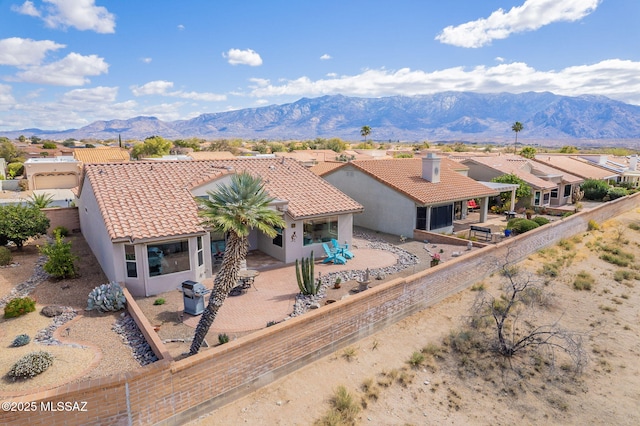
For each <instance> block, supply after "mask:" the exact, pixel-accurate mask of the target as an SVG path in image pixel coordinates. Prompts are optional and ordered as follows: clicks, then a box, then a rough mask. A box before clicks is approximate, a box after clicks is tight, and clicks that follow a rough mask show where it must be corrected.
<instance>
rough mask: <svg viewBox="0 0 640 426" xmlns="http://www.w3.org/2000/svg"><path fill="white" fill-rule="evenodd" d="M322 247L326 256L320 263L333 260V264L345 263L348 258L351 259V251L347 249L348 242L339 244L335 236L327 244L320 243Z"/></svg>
mask: <svg viewBox="0 0 640 426" xmlns="http://www.w3.org/2000/svg"><path fill="white" fill-rule="evenodd" d="M322 248H323V249H324V253H325V254H326V256H327V257H325V259H324V260H323V261H322V263H330V262H333V264H334V265H345V264H346V263H347V260H348V259H353V256H354V255H353V253H352V252H351V251H349V244H340V243H339V242H338V241H337V240H336V239H335V238H334V239H332V240H331V247H329V244H327V243H322Z"/></svg>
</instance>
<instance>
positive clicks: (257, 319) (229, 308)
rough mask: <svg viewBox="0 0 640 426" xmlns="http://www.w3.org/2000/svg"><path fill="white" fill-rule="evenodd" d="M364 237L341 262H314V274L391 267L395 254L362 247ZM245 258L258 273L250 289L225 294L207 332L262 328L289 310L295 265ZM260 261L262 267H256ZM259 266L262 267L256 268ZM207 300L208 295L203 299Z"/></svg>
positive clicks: (192, 319) (194, 320) (193, 322)
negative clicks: (235, 293) (345, 260)
mask: <svg viewBox="0 0 640 426" xmlns="http://www.w3.org/2000/svg"><path fill="white" fill-rule="evenodd" d="M366 244H367V241H366V240H362V239H354V240H353V243H352V246H351V248H350V250H351V252H352V253H353V254H354V258H353V259H350V260H349V261H348V262H347V263H346V264H345V265H334V264H332V263H329V264H322V263H320V261H316V264H315V274H316V275H317V274H318V273H322V275H326V274H328V273H329V272H337V271H347V270H364V269H366V268H370V269H376V268H385V267H387V266H392V265H394V264H395V263H396V260H397V257H396V256H395V255H394V254H392V253H389V252H387V251H384V250H376V249H370V248H365V246H366ZM252 257H254V256H248V257H247V267H248V268H249V269H252V268H256V269H257V270H258V271H259V275H258V276H257V277H256V278H255V281H254V285H253V287H252V288H249V289H247V290H245V291H244V292H243V293H242V294H241V295H239V296H229V297H227V299H226V300H225V302H224V304H223V305H222V308H220V311H219V312H218V316H217V317H216V319H215V321H214V323H213V325H212V326H211V329H210V331H209V335H217V334H220V333H226V334H228V335H232V334H234V333H243V334H244V333H246V332H249V331H255V330H259V329H261V328H264V327H265V326H266V325H267V322H269V321H282V320H283V319H284V318H285V317H287V316H288V315H289V314H291V313H292V312H293V305H294V303H295V297H296V295H297V294H298V293H299V292H300V290H299V289H298V284H297V281H296V272H295V265H284V264H282V263H280V264H279V265H277V264H276V266H275V267H274V265H273V264H272V263H271V264H270V263H269V261H268V259H265V257H264V256H263V257H262V258H261V259H259V256H258V255H255V260H254V259H252ZM259 264H262V267H260V266H257V265H259ZM261 268H262V270H260V269H261ZM213 280H214V279H213V278H209V279H207V280H204V281H203V284H204V285H205V286H206V287H207V288H209V289H210V288H212V287H213ZM206 301H207V302H208V298H207V299H206ZM199 320H200V316H192V315H188V314H185V315H184V324H186V325H188V326H190V327H196V326H197V324H198V321H199Z"/></svg>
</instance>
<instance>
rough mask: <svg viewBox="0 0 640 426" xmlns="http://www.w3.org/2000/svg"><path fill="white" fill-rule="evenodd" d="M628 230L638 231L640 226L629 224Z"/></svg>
mask: <svg viewBox="0 0 640 426" xmlns="http://www.w3.org/2000/svg"><path fill="white" fill-rule="evenodd" d="M629 229H633V230H634V231H640V224H639V223H630V224H629Z"/></svg>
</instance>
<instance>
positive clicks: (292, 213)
mask: <svg viewBox="0 0 640 426" xmlns="http://www.w3.org/2000/svg"><path fill="white" fill-rule="evenodd" d="M242 171H247V172H249V173H251V174H254V175H259V176H261V177H262V178H263V180H264V185H265V189H266V191H267V193H268V194H269V195H270V196H271V197H273V198H275V201H274V202H273V203H272V206H271V207H272V208H273V209H275V210H277V211H279V212H281V214H282V216H283V218H284V220H285V223H286V225H285V227H284V228H283V229H280V230H279V233H278V235H277V236H276V237H275V238H269V237H267V236H266V235H264V234H262V233H259V232H258V231H256V230H254V231H253V232H252V233H251V234H250V236H249V243H250V247H249V249H250V250H260V251H262V252H264V253H266V254H268V255H270V256H273V257H274V258H276V259H279V260H281V261H283V262H286V263H290V262H293V261H295V259H298V258H300V257H302V256H308V255H309V254H310V253H311V251H312V250H314V251H315V253H316V254H320V253H322V245H321V244H322V242H326V241H329V240H330V239H331V238H336V239H338V240H339V241H341V242H342V241H347V242H350V241H351V238H352V229H353V214H354V213H360V212H361V211H362V206H361V205H360V204H359V203H357V202H356V201H354V200H353V199H351V198H349V197H348V196H346V195H345V194H343V193H342V192H340V191H339V190H338V189H336V188H335V187H333V186H331V185H330V184H329V183H327V182H326V181H324V180H323V179H321V178H320V177H318V176H316V175H315V174H313V173H312V172H310V171H309V170H308V169H307V168H305V167H304V166H302V165H301V164H299V163H298V162H297V161H294V160H290V159H283V158H278V159H276V158H237V159H230V160H224V159H222V160H208V161H161V162H151V161H140V162H130V163H107V164H88V165H85V173H84V175H83V180H82V182H81V185H80V188H79V191H78V211H79V216H80V226H81V229H82V233H83V235H84V237H85V239H86V240H87V243H88V244H89V246H90V247H91V250H92V251H93V253H94V254H95V256H96V258H97V259H98V261H99V263H100V265H101V266H102V269H103V270H104V272H105V274H106V275H107V277H108V278H109V280H114V281H118V282H123V283H125V285H126V287H127V288H128V289H129V290H130V291H131V293H132V294H134V295H138V296H142V295H144V296H148V295H154V294H158V293H161V292H164V291H169V290H173V289H176V288H177V287H178V286H179V285H180V283H182V282H183V281H185V280H193V281H201V280H203V279H204V278H207V277H210V276H211V275H212V268H213V256H214V255H215V254H216V253H215V252H216V251H217V250H219V249H220V248H221V244H222V242H223V241H224V238H225V236H224V235H218V234H215V233H213V232H211V231H210V230H209V229H206V228H205V227H203V226H202V224H201V219H200V217H199V216H198V204H197V203H196V201H195V199H194V198H195V197H208V195H207V192H208V191H215V190H216V189H217V188H218V186H219V185H223V184H226V183H228V182H229V180H230V178H231V176H232V175H233V174H234V173H238V172H242Z"/></svg>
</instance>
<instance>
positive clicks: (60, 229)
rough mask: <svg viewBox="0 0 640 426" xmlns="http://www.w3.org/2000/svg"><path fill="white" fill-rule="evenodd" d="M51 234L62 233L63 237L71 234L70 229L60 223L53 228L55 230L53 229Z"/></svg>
mask: <svg viewBox="0 0 640 426" xmlns="http://www.w3.org/2000/svg"><path fill="white" fill-rule="evenodd" d="M51 234H52V235H53V236H56V235H60V236H61V237H63V238H64V237H68V236H69V230H68V229H67V228H65V227H64V226H62V225H60V226H56V227H55V228H53V231H51Z"/></svg>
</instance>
